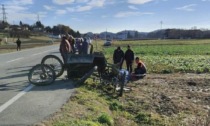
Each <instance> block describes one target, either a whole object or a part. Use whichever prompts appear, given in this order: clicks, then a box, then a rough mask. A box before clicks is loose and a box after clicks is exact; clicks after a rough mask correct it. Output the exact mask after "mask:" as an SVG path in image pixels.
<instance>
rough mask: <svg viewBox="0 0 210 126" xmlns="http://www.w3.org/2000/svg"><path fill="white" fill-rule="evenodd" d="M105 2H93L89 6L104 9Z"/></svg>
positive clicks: (95, 0)
mask: <svg viewBox="0 0 210 126" xmlns="http://www.w3.org/2000/svg"><path fill="white" fill-rule="evenodd" d="M104 3H105V0H91V1H90V2H89V3H88V5H90V6H92V7H102V6H104Z"/></svg>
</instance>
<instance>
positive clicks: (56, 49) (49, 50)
mask: <svg viewBox="0 0 210 126" xmlns="http://www.w3.org/2000/svg"><path fill="white" fill-rule="evenodd" d="M53 50H57V49H51V50H47V51H44V52H40V53H35V54H33V55H32V56H36V55H40V54H43V53H46V52H50V51H53Z"/></svg>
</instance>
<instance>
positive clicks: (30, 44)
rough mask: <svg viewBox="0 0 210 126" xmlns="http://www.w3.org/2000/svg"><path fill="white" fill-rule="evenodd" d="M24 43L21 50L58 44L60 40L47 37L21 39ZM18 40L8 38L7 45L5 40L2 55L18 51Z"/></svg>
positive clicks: (0, 46) (0, 51)
mask: <svg viewBox="0 0 210 126" xmlns="http://www.w3.org/2000/svg"><path fill="white" fill-rule="evenodd" d="M20 39H21V41H22V44H21V49H28V48H35V47H41V46H48V45H51V44H58V43H59V42H60V40H59V39H53V43H52V39H51V38H49V37H47V36H31V37H30V38H20ZM16 40H17V38H7V43H6V42H5V40H4V39H3V40H2V42H1V45H0V53H9V52H14V51H16V43H15V41H16Z"/></svg>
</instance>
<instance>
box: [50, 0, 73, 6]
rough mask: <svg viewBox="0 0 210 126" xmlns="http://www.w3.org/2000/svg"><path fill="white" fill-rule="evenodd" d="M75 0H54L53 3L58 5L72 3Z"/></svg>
mask: <svg viewBox="0 0 210 126" xmlns="http://www.w3.org/2000/svg"><path fill="white" fill-rule="evenodd" d="M74 2H75V0H53V3H55V4H58V5H65V4H72V3H74Z"/></svg>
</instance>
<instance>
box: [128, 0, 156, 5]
mask: <svg viewBox="0 0 210 126" xmlns="http://www.w3.org/2000/svg"><path fill="white" fill-rule="evenodd" d="M151 1H153V0H128V3H130V4H145V3H148V2H151Z"/></svg>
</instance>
